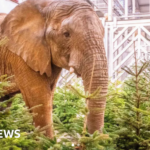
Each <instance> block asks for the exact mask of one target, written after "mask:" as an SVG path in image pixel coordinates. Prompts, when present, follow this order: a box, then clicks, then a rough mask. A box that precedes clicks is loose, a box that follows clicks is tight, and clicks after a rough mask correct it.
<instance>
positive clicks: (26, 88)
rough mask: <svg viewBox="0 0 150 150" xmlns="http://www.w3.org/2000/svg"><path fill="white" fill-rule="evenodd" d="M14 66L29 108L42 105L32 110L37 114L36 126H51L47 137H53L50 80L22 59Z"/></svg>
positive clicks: (17, 80) (47, 130)
mask: <svg viewBox="0 0 150 150" xmlns="http://www.w3.org/2000/svg"><path fill="white" fill-rule="evenodd" d="M12 66H13V72H14V74H15V80H16V82H17V85H18V86H19V88H20V90H21V93H22V94H23V98H24V100H25V102H26V104H27V106H28V107H29V108H32V107H34V106H37V105H41V106H39V107H37V108H34V109H33V110H32V112H33V113H35V114H36V116H34V118H33V120H34V123H35V126H40V127H44V126H47V125H49V127H48V128H47V129H46V135H47V136H49V137H52V136H53V130H52V89H51V87H50V79H49V78H48V77H47V76H46V75H40V74H39V73H38V72H35V71H33V70H32V69H30V68H29V67H28V66H27V65H26V63H25V62H24V61H23V60H21V59H20V58H19V59H16V61H15V62H13V63H12Z"/></svg>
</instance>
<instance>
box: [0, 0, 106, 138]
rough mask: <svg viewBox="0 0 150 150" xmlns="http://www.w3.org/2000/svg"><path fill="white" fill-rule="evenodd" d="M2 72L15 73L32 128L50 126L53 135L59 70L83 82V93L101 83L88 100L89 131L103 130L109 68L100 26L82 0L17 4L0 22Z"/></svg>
mask: <svg viewBox="0 0 150 150" xmlns="http://www.w3.org/2000/svg"><path fill="white" fill-rule="evenodd" d="M0 37H1V38H3V37H7V38H8V42H7V43H6V44H5V45H3V46H1V47H0V75H3V74H7V75H14V78H13V79H12V81H11V82H12V84H13V85H16V86H13V87H14V88H15V89H16V90H14V91H15V92H17V90H18V89H19V90H20V91H21V93H22V95H23V99H24V101H25V103H26V105H27V106H28V107H29V108H32V107H34V106H38V105H40V106H39V107H36V108H34V109H32V112H33V113H35V114H37V115H35V116H34V117H33V121H34V125H35V126H40V127H44V126H47V125H49V126H48V128H47V129H46V135H47V136H48V137H50V138H52V137H53V128H52V122H53V121H52V107H53V106H52V101H53V93H54V90H55V87H56V83H57V80H58V78H59V76H60V73H61V70H62V69H63V68H64V69H67V70H69V71H70V73H75V74H77V75H78V76H79V77H81V78H82V80H83V85H84V89H85V91H86V92H88V93H89V94H90V93H93V92H94V91H95V90H96V89H97V88H99V87H101V91H100V92H99V94H100V95H102V96H101V97H99V98H98V97H97V98H95V99H92V98H87V100H86V102H87V106H88V110H89V112H88V116H87V129H88V132H89V133H91V134H92V133H94V132H95V131H96V130H98V131H99V132H102V128H103V126H104V112H105V105H106V97H105V96H104V95H106V94H107V86H108V67H107V58H106V54H105V48H104V43H103V37H104V28H103V25H102V23H101V21H100V19H99V17H98V16H97V14H96V12H95V11H94V9H93V8H92V6H91V5H90V4H89V3H88V1H86V0H38V1H37V0H27V1H25V2H23V3H21V4H19V5H18V6H17V7H15V8H14V9H13V10H12V11H11V12H10V13H9V14H7V16H6V17H5V19H4V20H3V22H2V24H1V33H0Z"/></svg>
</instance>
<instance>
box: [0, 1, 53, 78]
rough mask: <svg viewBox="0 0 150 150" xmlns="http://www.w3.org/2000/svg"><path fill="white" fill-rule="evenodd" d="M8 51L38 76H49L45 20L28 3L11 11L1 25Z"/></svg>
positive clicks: (49, 60) (49, 67)
mask: <svg viewBox="0 0 150 150" xmlns="http://www.w3.org/2000/svg"><path fill="white" fill-rule="evenodd" d="M1 27H2V34H3V35H4V36H7V37H8V39H9V42H8V49H9V50H10V51H12V52H13V53H15V54H17V55H18V56H20V57H21V58H22V59H23V60H24V61H25V62H26V63H27V65H28V66H29V67H30V68H32V69H33V70H35V71H39V72H40V74H41V75H42V74H44V73H46V74H47V75H48V76H50V75H51V53H50V47H48V45H47V43H46V40H45V36H44V34H45V29H46V27H45V19H44V17H43V16H42V15H41V14H40V13H39V11H38V10H37V9H36V8H35V7H34V6H32V5H31V4H30V3H29V2H24V3H22V4H20V5H18V6H17V7H16V8H15V9H14V10H12V11H11V12H10V13H9V14H8V15H7V17H6V18H5V20H4V22H3V23H2V25H1Z"/></svg>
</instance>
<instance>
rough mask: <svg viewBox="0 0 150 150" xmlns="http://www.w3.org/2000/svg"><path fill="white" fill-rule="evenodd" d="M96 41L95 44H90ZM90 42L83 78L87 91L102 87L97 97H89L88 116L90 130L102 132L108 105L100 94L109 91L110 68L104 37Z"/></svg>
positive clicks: (85, 56) (90, 131)
mask: <svg viewBox="0 0 150 150" xmlns="http://www.w3.org/2000/svg"><path fill="white" fill-rule="evenodd" d="M91 43H94V45H93V46H92V45H90V44H91ZM91 43H89V46H88V49H89V50H88V51H87V50H86V53H85V54H84V58H85V59H84V62H83V68H82V75H81V76H82V79H83V84H84V87H85V91H88V92H89V93H93V92H94V91H96V90H97V89H98V88H99V87H101V88H102V90H101V91H100V93H99V95H97V98H96V99H92V98H90V99H87V105H88V109H89V113H88V117H87V127H88V132H89V133H91V134H92V133H93V132H94V131H96V130H99V131H100V132H102V128H103V126H104V111H105V105H106V97H103V98H100V96H102V95H105V94H106V93H107V85H108V68H107V60H106V55H105V49H104V45H103V39H102V38H101V39H97V40H95V39H94V41H93V42H91Z"/></svg>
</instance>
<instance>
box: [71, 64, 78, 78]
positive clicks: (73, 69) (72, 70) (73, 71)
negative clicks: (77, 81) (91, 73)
mask: <svg viewBox="0 0 150 150" xmlns="http://www.w3.org/2000/svg"><path fill="white" fill-rule="evenodd" d="M69 72H70V74H72V73H75V74H76V75H77V78H79V77H81V73H79V72H78V71H77V69H75V67H70V69H69Z"/></svg>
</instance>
